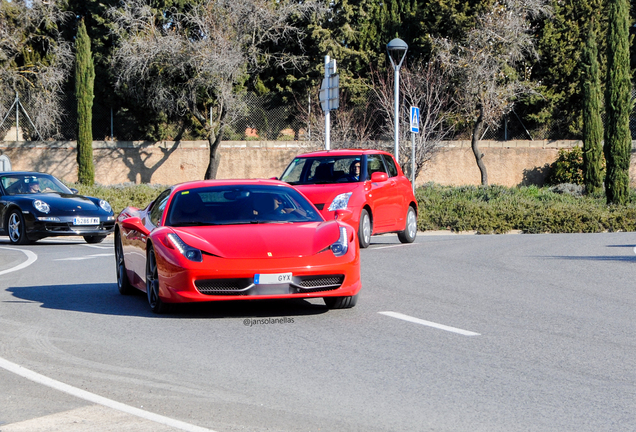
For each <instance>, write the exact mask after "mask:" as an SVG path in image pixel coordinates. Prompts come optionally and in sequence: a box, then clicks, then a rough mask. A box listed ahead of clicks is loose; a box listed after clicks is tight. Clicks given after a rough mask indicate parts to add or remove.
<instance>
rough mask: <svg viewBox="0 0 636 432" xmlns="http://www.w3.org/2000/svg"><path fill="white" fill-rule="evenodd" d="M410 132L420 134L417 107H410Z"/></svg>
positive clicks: (418, 110)
mask: <svg viewBox="0 0 636 432" xmlns="http://www.w3.org/2000/svg"><path fill="white" fill-rule="evenodd" d="M411 132H413V133H419V132H420V109H419V108H418V107H411Z"/></svg>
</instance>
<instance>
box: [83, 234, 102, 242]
mask: <svg viewBox="0 0 636 432" xmlns="http://www.w3.org/2000/svg"><path fill="white" fill-rule="evenodd" d="M83 237H84V241H86V243H89V244H95V243H101V242H103V241H104V239H105V238H106V236H103V235H91V236H83Z"/></svg>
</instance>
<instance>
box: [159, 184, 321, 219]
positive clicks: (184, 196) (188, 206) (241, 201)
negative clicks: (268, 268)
mask: <svg viewBox="0 0 636 432" xmlns="http://www.w3.org/2000/svg"><path fill="white" fill-rule="evenodd" d="M322 220H323V219H322V216H320V215H319V214H318V212H317V211H316V210H315V209H314V207H313V206H312V205H311V204H310V203H309V202H308V201H307V199H306V198H304V197H303V196H302V195H301V194H300V193H298V191H296V190H294V189H292V188H290V187H285V186H269V185H228V186H211V187H202V188H193V189H187V190H181V191H178V192H176V193H175V194H174V196H173V198H172V201H171V203H170V208H169V210H168V216H167V219H166V225H168V226H206V225H235V224H250V223H289V222H319V221H322Z"/></svg>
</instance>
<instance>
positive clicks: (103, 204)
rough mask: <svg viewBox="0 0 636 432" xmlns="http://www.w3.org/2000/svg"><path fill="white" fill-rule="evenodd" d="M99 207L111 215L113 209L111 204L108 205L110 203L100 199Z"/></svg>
mask: <svg viewBox="0 0 636 432" xmlns="http://www.w3.org/2000/svg"><path fill="white" fill-rule="evenodd" d="M99 206H100V207H101V208H102V209H103V210H104V211H107V212H108V213H110V212H111V211H112V210H113V208H112V207H111V206H110V204H108V201H106V200H103V199H100V200H99Z"/></svg>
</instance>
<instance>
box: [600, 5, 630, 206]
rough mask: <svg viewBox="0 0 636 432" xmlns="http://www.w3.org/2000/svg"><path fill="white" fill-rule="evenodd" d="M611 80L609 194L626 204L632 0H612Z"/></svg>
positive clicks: (609, 36)
mask: <svg viewBox="0 0 636 432" xmlns="http://www.w3.org/2000/svg"><path fill="white" fill-rule="evenodd" d="M608 6H609V14H608V18H609V27H608V30H607V80H606V88H605V110H606V113H607V117H606V119H607V122H606V127H605V144H604V146H603V151H604V153H605V160H606V163H607V174H606V177H605V194H606V196H607V202H608V204H625V203H626V202H627V197H628V192H629V159H630V156H631V145H632V139H631V134H630V130H629V113H630V108H631V105H630V96H631V95H630V93H631V74H630V70H629V1H628V0H609V1H608Z"/></svg>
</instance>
